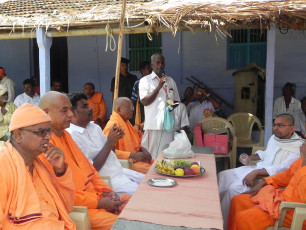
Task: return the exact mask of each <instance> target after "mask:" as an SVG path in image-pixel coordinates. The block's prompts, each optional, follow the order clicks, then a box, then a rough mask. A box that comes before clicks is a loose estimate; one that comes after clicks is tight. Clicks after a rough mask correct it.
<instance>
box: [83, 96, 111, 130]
mask: <svg viewBox="0 0 306 230" xmlns="http://www.w3.org/2000/svg"><path fill="white" fill-rule="evenodd" d="M87 101H88V105H89V106H90V107H91V108H92V112H93V114H92V116H93V117H92V120H93V121H95V120H97V118H100V120H101V124H100V126H101V127H104V126H105V119H106V114H107V107H106V103H105V101H104V98H103V93H97V92H94V94H93V95H92V96H91V97H90V98H88V100H87Z"/></svg>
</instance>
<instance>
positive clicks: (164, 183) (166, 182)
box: [148, 178, 176, 187]
mask: <svg viewBox="0 0 306 230" xmlns="http://www.w3.org/2000/svg"><path fill="white" fill-rule="evenodd" d="M148 184H149V185H152V186H155V187H173V186H175V185H176V181H175V180H173V179H170V178H151V179H149V180H148Z"/></svg>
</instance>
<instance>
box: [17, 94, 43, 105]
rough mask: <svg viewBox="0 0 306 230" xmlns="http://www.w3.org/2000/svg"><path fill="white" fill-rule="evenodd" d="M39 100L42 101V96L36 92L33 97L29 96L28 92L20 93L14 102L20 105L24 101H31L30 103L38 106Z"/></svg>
mask: <svg viewBox="0 0 306 230" xmlns="http://www.w3.org/2000/svg"><path fill="white" fill-rule="evenodd" d="M39 101H40V96H39V95H38V94H37V93H35V95H34V96H33V98H32V97H30V96H28V95H27V94H26V93H22V94H19V95H18V96H17V97H16V98H15V100H14V104H15V105H16V106H17V107H19V106H21V105H22V104H24V103H29V104H32V105H35V106H37V107H38V105H39Z"/></svg>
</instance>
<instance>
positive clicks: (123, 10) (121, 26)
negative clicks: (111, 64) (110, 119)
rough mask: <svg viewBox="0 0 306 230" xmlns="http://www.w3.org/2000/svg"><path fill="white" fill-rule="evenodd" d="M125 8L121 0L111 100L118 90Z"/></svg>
mask: <svg viewBox="0 0 306 230" xmlns="http://www.w3.org/2000/svg"><path fill="white" fill-rule="evenodd" d="M125 8H126V0H122V10H121V17H120V30H119V37H118V52H117V62H116V75H115V88H114V98H113V100H115V99H116V98H117V97H118V91H119V76H120V62H121V53H122V41H123V26H124V17H125ZM113 104H114V101H113Z"/></svg>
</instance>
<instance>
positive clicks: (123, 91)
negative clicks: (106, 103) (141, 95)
mask: <svg viewBox="0 0 306 230" xmlns="http://www.w3.org/2000/svg"><path fill="white" fill-rule="evenodd" d="M129 62H130V61H129V60H128V59H126V58H123V57H122V58H121V62H120V76H119V92H118V97H128V98H130V97H131V95H132V90H133V86H134V83H135V81H137V76H135V75H134V74H131V73H129V72H128V65H129ZM114 89H115V77H114V78H113V79H112V83H111V92H112V99H113V98H114V91H115V90H114Z"/></svg>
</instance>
